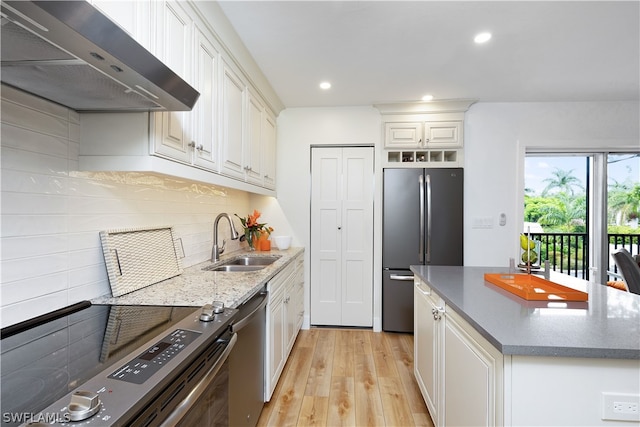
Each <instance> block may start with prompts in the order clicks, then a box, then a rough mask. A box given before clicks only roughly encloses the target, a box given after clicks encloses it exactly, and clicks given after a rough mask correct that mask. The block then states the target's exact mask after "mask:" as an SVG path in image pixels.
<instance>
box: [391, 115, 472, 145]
mask: <svg viewBox="0 0 640 427" xmlns="http://www.w3.org/2000/svg"><path fill="white" fill-rule="evenodd" d="M384 126H385V138H384V146H385V148H462V146H463V145H464V144H463V139H462V129H463V127H462V121H443V122H439V121H429V122H387V123H385V124H384Z"/></svg>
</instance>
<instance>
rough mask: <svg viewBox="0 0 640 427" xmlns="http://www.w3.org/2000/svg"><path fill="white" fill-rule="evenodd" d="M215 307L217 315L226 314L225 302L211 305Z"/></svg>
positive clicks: (215, 302)
mask: <svg viewBox="0 0 640 427" xmlns="http://www.w3.org/2000/svg"><path fill="white" fill-rule="evenodd" d="M211 305H212V306H213V312H214V313H216V314H219V313H223V312H224V302H222V301H214V302H213V304H211Z"/></svg>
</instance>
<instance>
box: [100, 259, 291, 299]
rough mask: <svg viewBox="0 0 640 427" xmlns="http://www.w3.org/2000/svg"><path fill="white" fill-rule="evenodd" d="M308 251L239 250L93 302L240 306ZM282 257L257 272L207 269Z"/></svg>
mask: <svg viewBox="0 0 640 427" xmlns="http://www.w3.org/2000/svg"><path fill="white" fill-rule="evenodd" d="M302 252H304V248H289V249H287V250H284V251H280V250H273V251H269V252H249V251H236V252H231V253H228V254H224V255H222V256H221V257H220V261H218V262H216V263H215V264H214V263H212V262H210V261H206V262H203V263H200V264H197V265H194V266H192V267H188V268H185V269H184V271H183V273H182V274H181V275H179V276H176V277H173V278H171V279H167V280H163V281H162V282H158V283H156V284H153V285H150V286H147V287H145V288H142V289H139V290H137V291H134V292H131V293H128V294H126V295H122V296H119V297H112V296H111V294H109V295H103V296H101V297H98V298H94V299H92V300H91V303H93V304H121V305H172V306H194V307H195V306H197V307H201V306H203V305H205V304H210V303H211V302H213V301H223V302H224V305H225V306H226V307H230V308H237V307H238V306H240V305H241V304H242V303H244V302H245V301H247V300H248V299H249V298H251V297H252V296H253V295H254V294H255V293H256V292H258V291H259V290H260V289H261V288H262V287H263V286H264V285H265V284H266V283H267V282H268V281H269V280H270V279H271V278H272V277H274V276H275V275H276V274H278V273H279V272H280V271H281V270H282V269H283V268H285V267H286V266H287V265H288V264H289V263H290V262H291V261H293V259H294V258H295V257H296V256H297V255H299V254H301V253H302ZM245 255H248V256H273V257H279V258H278V260H277V261H275V262H274V263H273V264H270V265H268V266H266V267H265V268H263V269H261V270H257V271H250V272H221V271H206V270H203V268H206V267H209V266H212V265H218V264H224V263H225V262H226V261H229V260H231V259H234V258H237V257H240V256H245Z"/></svg>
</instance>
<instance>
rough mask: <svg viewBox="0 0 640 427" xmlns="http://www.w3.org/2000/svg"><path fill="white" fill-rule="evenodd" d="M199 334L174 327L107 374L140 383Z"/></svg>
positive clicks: (118, 378) (116, 378) (110, 376)
mask: <svg viewBox="0 0 640 427" xmlns="http://www.w3.org/2000/svg"><path fill="white" fill-rule="evenodd" d="M198 336H200V332H194V331H189V330H185V329H176V330H175V331H173V332H172V333H170V334H169V335H167V336H166V337H164V338H163V339H162V340H160V341H158V342H157V343H155V344H154V345H152V346H151V347H149V348H148V349H147V351H145V352H144V353H142V354H141V355H139V356H138V357H136V358H135V359H132V360H130V361H129V362H127V363H125V364H124V365H123V366H121V367H120V368H119V369H117V370H116V371H115V372H113V373H112V374H111V375H109V376H108V378H113V379H114V380H120V381H127V382H130V383H134V384H142V383H143V382H145V381H146V380H148V379H149V378H150V377H151V376H152V375H153V374H155V373H156V372H158V371H159V370H160V369H161V368H162V367H163V366H164V365H165V364H167V363H168V362H169V361H170V360H171V359H173V358H174V357H175V356H176V355H177V354H178V353H180V352H181V351H182V350H184V349H185V348H186V347H187V346H188V345H189V344H191V343H192V342H193V341H195V339H196V338H197V337H198Z"/></svg>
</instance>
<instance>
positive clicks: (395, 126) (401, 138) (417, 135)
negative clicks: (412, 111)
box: [384, 122, 424, 148]
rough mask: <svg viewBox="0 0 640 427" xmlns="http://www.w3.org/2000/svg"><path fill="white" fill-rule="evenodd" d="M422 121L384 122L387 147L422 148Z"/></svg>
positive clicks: (385, 144)
mask: <svg viewBox="0 0 640 427" xmlns="http://www.w3.org/2000/svg"><path fill="white" fill-rule="evenodd" d="M423 127H424V126H423V124H422V122H390V123H385V124H384V146H385V147H386V148H398V147H399V148H420V147H422V135H423Z"/></svg>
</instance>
